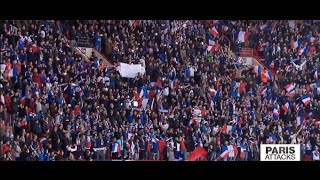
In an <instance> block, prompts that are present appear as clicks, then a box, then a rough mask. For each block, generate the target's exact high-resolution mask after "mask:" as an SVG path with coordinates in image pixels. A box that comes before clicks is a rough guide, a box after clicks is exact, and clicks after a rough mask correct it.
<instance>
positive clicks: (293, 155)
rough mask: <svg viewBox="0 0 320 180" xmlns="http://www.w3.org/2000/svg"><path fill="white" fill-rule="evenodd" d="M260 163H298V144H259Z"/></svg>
mask: <svg viewBox="0 0 320 180" xmlns="http://www.w3.org/2000/svg"><path fill="white" fill-rule="evenodd" d="M260 152H261V153H260V160H261V161H300V145H299V144H261V146H260Z"/></svg>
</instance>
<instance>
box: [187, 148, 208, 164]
mask: <svg viewBox="0 0 320 180" xmlns="http://www.w3.org/2000/svg"><path fill="white" fill-rule="evenodd" d="M207 154H208V153H207V151H206V150H205V149H204V148H202V147H200V146H199V147H197V148H196V149H195V150H194V151H193V152H192V153H191V154H190V156H189V158H188V160H189V161H196V160H197V159H199V158H200V157H201V158H204V159H206V157H207Z"/></svg>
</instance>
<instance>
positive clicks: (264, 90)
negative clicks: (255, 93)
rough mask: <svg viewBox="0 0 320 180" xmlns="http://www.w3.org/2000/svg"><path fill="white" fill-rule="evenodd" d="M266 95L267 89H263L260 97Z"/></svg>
mask: <svg viewBox="0 0 320 180" xmlns="http://www.w3.org/2000/svg"><path fill="white" fill-rule="evenodd" d="M266 93H267V88H266V87H263V89H261V90H260V93H259V96H261V95H266Z"/></svg>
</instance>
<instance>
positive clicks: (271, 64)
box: [269, 61, 274, 69]
mask: <svg viewBox="0 0 320 180" xmlns="http://www.w3.org/2000/svg"><path fill="white" fill-rule="evenodd" d="M269 68H271V69H274V61H272V62H271V63H270V65H269Z"/></svg>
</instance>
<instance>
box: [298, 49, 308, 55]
mask: <svg viewBox="0 0 320 180" xmlns="http://www.w3.org/2000/svg"><path fill="white" fill-rule="evenodd" d="M305 49H306V47H303V48H300V49H299V50H298V52H297V56H301V55H302V54H303V53H304V52H305Z"/></svg>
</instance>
